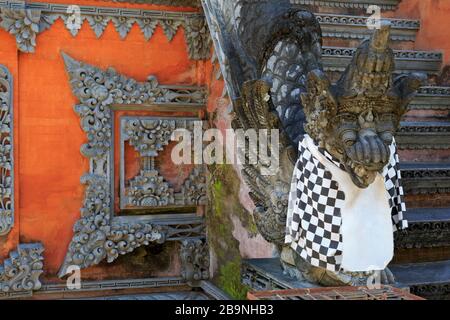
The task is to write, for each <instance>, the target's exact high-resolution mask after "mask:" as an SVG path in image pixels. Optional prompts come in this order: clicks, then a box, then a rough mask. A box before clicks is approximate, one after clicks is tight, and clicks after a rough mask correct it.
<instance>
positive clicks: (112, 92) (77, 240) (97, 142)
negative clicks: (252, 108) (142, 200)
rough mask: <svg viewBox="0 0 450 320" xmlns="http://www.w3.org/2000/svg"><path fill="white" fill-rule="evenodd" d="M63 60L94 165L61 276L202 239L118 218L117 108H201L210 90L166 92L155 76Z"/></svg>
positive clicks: (171, 89) (83, 149) (190, 228)
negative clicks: (146, 248) (150, 247)
mask: <svg viewBox="0 0 450 320" xmlns="http://www.w3.org/2000/svg"><path fill="white" fill-rule="evenodd" d="M63 58H64V62H65V65H66V69H67V73H68V75H69V79H70V84H71V87H72V90H73V92H74V94H75V95H76V96H77V98H78V99H79V101H80V104H78V105H76V106H75V108H74V109H75V111H76V112H77V113H78V114H79V115H80V118H81V126H82V128H83V130H84V131H85V132H86V134H87V138H88V142H87V143H86V144H85V145H83V146H82V147H81V152H82V154H83V155H84V156H86V157H87V158H89V159H90V172H89V173H87V174H85V175H84V176H83V177H82V178H81V182H82V183H83V184H86V185H87V187H86V191H85V200H84V202H83V206H82V208H81V217H80V219H79V220H78V221H77V222H76V223H75V225H74V228H73V229H74V236H73V238H72V241H71V243H70V244H69V248H68V251H67V254H66V258H65V260H64V263H63V265H62V266H61V269H60V271H59V274H58V275H59V276H60V277H63V276H64V275H65V274H66V272H67V268H68V267H69V266H70V265H77V266H79V267H81V268H87V267H89V266H92V265H95V264H98V263H99V262H100V261H102V260H103V259H107V261H108V262H112V261H114V260H115V259H116V258H117V257H118V256H119V254H126V253H129V252H131V251H133V250H134V249H135V248H137V247H140V246H142V245H147V244H149V243H150V242H158V243H162V242H164V241H166V239H167V238H168V237H172V238H178V239H180V238H181V239H183V232H185V233H186V231H189V232H191V234H196V236H198V234H199V233H201V232H202V229H201V227H200V228H199V227H197V226H196V227H193V226H189V225H188V226H185V227H181V230H177V229H173V228H169V227H168V225H167V222H165V223H163V224H161V223H156V222H154V221H143V220H127V219H118V218H120V217H114V216H113V195H112V192H111V179H112V177H111V171H112V168H113V160H112V158H113V156H111V152H112V136H113V132H112V110H111V106H112V105H113V104H121V105H126V104H133V105H142V104H154V105H158V104H168V103H169V104H170V103H175V104H176V103H181V104H183V105H190V104H191V105H198V104H202V103H204V102H205V94H204V90H203V89H201V88H193V87H180V86H176V87H170V86H160V85H159V84H158V82H157V80H156V78H155V77H153V76H150V77H149V78H148V81H147V82H145V83H139V82H136V81H135V80H133V79H130V78H127V77H125V76H123V75H120V74H118V73H117V72H116V71H115V70H114V69H112V68H110V69H108V70H106V71H103V70H100V69H98V68H95V67H93V66H90V65H86V64H84V63H81V62H78V61H76V60H74V59H72V58H71V57H69V56H68V55H66V54H63ZM144 149H145V151H147V150H148V149H146V148H144ZM156 149H157V148H156ZM156 149H154V150H156ZM169 224H170V223H169ZM178 225H183V223H178ZM188 237H189V234H188Z"/></svg>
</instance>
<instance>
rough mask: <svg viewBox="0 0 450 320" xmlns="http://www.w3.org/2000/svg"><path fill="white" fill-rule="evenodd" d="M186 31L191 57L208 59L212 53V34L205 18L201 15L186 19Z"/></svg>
mask: <svg viewBox="0 0 450 320" xmlns="http://www.w3.org/2000/svg"><path fill="white" fill-rule="evenodd" d="M186 32H187V34H186V42H187V45H188V48H189V56H190V57H191V59H194V60H203V59H208V58H209V57H210V53H211V36H210V33H209V30H208V25H207V23H206V21H205V19H204V18H203V17H201V16H198V17H195V18H191V19H186Z"/></svg>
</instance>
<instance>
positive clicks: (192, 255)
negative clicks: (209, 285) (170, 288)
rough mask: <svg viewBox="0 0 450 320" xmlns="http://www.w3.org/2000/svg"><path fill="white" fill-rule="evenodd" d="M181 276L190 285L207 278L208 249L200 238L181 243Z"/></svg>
mask: <svg viewBox="0 0 450 320" xmlns="http://www.w3.org/2000/svg"><path fill="white" fill-rule="evenodd" d="M180 256H181V267H182V271H181V276H182V277H183V279H185V280H186V281H188V283H190V284H191V285H195V284H196V283H198V281H200V280H207V279H209V249H208V245H207V244H206V243H205V242H203V241H202V240H185V241H183V242H182V243H181V251H180Z"/></svg>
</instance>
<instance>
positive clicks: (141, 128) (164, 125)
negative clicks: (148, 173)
mask: <svg viewBox="0 0 450 320" xmlns="http://www.w3.org/2000/svg"><path fill="white" fill-rule="evenodd" d="M175 126H176V123H175V120H160V119H153V120H138V119H131V120H129V121H126V122H125V124H124V127H123V133H124V134H125V135H126V138H125V139H128V141H129V142H130V145H131V146H133V147H134V148H135V149H136V151H138V152H139V153H140V154H141V156H143V157H156V156H157V155H158V151H161V150H163V148H164V147H165V146H167V145H168V144H169V141H170V137H171V135H172V132H173V131H174V130H175Z"/></svg>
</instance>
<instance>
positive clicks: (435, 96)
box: [409, 86, 450, 110]
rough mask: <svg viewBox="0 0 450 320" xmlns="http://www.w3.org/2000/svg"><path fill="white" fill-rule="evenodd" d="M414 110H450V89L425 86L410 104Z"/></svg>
mask: <svg viewBox="0 0 450 320" xmlns="http://www.w3.org/2000/svg"><path fill="white" fill-rule="evenodd" d="M409 108H411V109H414V110H450V87H438V86H425V87H422V88H420V89H419V90H418V92H417V95H416V97H415V98H414V99H413V100H412V101H411V103H410V104H409Z"/></svg>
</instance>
